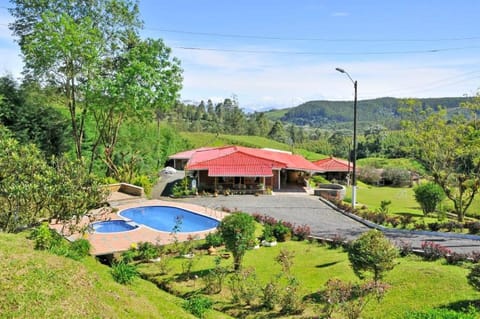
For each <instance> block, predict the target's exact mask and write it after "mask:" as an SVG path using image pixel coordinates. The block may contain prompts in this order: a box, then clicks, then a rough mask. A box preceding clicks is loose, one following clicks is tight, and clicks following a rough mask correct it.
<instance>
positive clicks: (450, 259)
mask: <svg viewBox="0 0 480 319" xmlns="http://www.w3.org/2000/svg"><path fill="white" fill-rule="evenodd" d="M467 259H468V255H466V254H461V253H455V252H453V253H451V254H447V255H445V260H446V261H447V264H449V265H458V264H460V263H462V262H464V261H467Z"/></svg>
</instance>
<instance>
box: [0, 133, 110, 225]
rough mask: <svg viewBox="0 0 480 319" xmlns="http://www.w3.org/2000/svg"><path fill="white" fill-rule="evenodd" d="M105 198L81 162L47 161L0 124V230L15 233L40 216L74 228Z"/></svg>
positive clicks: (61, 159)
mask: <svg viewBox="0 0 480 319" xmlns="http://www.w3.org/2000/svg"><path fill="white" fill-rule="evenodd" d="M49 164H51V165H49ZM105 198H106V193H105V189H104V188H102V187H101V185H100V182H99V181H98V180H97V179H95V178H94V177H93V176H91V175H89V174H87V172H86V171H85V169H84V167H83V166H82V165H79V164H78V163H77V162H70V161H68V160H67V159H63V158H51V159H50V160H49V162H48V163H47V162H46V160H45V159H44V157H43V155H42V154H41V153H40V151H39V150H38V148H37V147H35V145H33V144H26V145H21V144H19V143H18V141H16V140H15V139H13V138H11V137H10V136H9V134H8V132H7V131H6V130H5V129H2V128H1V127H0V230H2V231H5V232H15V231H18V230H19V229H22V228H24V227H30V226H32V225H35V224H36V223H38V221H39V219H41V218H48V219H52V218H55V219H57V220H58V221H59V222H65V224H67V223H68V224H69V225H71V226H72V227H75V226H76V221H79V220H80V219H81V217H83V216H84V215H85V214H86V213H87V212H88V211H89V210H91V209H93V208H97V207H99V205H100V204H101V203H103V202H104V201H105ZM73 218H75V219H73Z"/></svg>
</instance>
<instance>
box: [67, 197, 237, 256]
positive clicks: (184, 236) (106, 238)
mask: <svg viewBox="0 0 480 319" xmlns="http://www.w3.org/2000/svg"><path fill="white" fill-rule="evenodd" d="M162 205H163V206H172V207H177V208H182V209H185V210H188V211H192V212H194V213H196V214H199V215H204V216H207V217H210V218H213V219H216V220H218V221H221V220H222V219H223V218H224V217H225V216H227V215H229V213H226V212H222V211H217V210H214V209H212V208H209V207H204V206H201V205H196V204H190V203H177V202H170V201H164V200H158V199H154V200H146V201H141V202H133V203H124V204H122V205H116V206H114V208H115V211H112V212H111V213H110V214H109V215H108V216H106V217H107V218H108V219H110V220H128V219H126V218H123V217H121V216H120V215H118V213H119V212H120V211H122V210H124V209H126V208H133V207H139V206H162ZM215 230H216V228H210V229H207V230H202V231H198V232H182V233H180V232H179V233H177V240H178V241H180V242H182V241H187V240H189V239H190V238H189V237H191V236H194V237H196V238H199V239H202V238H205V236H206V235H208V234H209V233H211V232H214V231H215ZM76 237H78V238H80V237H82V235H80V234H77V235H76ZM86 238H87V239H88V240H89V241H90V243H91V245H92V249H91V251H90V253H91V254H92V255H95V256H99V255H107V254H114V253H120V252H123V251H126V250H128V249H130V248H131V247H132V244H136V243H138V242H151V243H153V244H159V245H167V244H171V243H172V242H173V241H172V235H171V232H163V231H159V230H156V229H153V228H150V227H148V226H145V225H142V224H139V227H137V228H136V229H133V230H129V231H126V232H116V233H88V234H86Z"/></svg>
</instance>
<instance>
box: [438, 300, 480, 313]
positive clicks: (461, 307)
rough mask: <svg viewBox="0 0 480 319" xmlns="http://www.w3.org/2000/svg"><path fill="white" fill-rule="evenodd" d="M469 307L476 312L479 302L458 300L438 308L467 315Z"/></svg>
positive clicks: (479, 307) (479, 306)
mask: <svg viewBox="0 0 480 319" xmlns="http://www.w3.org/2000/svg"><path fill="white" fill-rule="evenodd" d="M471 307H473V308H475V309H476V310H477V311H478V309H480V300H460V301H455V302H452V303H449V304H446V305H443V306H441V307H439V308H440V309H448V310H453V311H456V312H464V313H468V311H469V308H471Z"/></svg>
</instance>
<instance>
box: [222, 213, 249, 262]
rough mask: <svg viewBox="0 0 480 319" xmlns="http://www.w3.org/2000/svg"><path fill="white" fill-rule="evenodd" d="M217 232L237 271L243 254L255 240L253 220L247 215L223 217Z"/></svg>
mask: <svg viewBox="0 0 480 319" xmlns="http://www.w3.org/2000/svg"><path fill="white" fill-rule="evenodd" d="M218 231H219V233H220V235H221V236H222V238H223V240H224V241H225V247H226V248H227V249H228V250H230V251H231V252H232V254H233V268H234V269H235V271H239V270H240V269H241V267H242V260H243V256H244V255H245V252H246V251H247V249H248V247H250V245H251V244H252V242H253V241H254V239H255V220H254V219H253V217H252V216H250V215H249V214H247V213H241V212H237V213H234V214H231V215H228V216H227V217H225V218H224V219H223V220H222V222H221V223H220V225H219V226H218Z"/></svg>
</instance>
